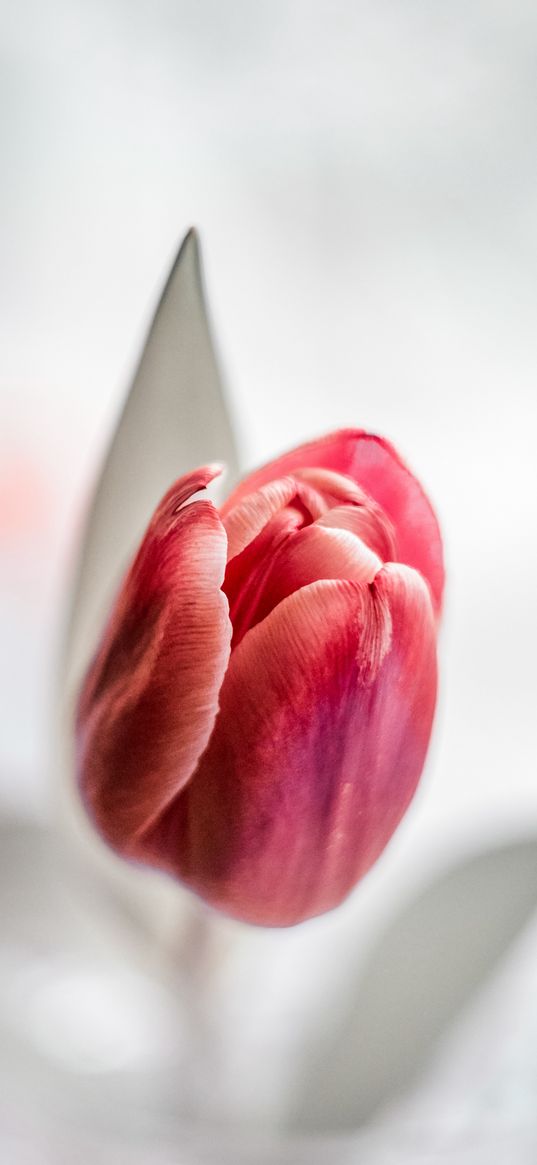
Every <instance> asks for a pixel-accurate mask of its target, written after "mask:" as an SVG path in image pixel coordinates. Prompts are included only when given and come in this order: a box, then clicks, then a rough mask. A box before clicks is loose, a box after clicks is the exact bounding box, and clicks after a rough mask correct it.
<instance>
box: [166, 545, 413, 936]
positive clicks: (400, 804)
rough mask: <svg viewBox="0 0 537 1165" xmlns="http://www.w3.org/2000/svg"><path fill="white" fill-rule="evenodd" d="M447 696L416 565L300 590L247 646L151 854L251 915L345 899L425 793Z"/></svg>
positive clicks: (238, 912)
mask: <svg viewBox="0 0 537 1165" xmlns="http://www.w3.org/2000/svg"><path fill="white" fill-rule="evenodd" d="M435 690H436V660H435V628H434V618H433V613H432V608H431V602H430V597H429V593H428V590H427V587H426V585H425V583H424V582H423V580H422V579H421V578H420V577H419V575H417V574H416V573H415V572H414V571H412V570H409V569H408V568H405V567H392V566H389V567H385V568H383V569H382V570H381V571H380V572H379V574H378V575H377V576H376V579H375V581H374V583H372V584H370V585H363V584H359V583H352V582H340V581H337V582H330V581H329V582H319V583H314V584H313V585H312V586H309V587H306V588H304V589H302V590H300V591H297V592H296V593H295V594H293V595H291V596H290V597H289V598H288V599H285V600H284V601H283V602H282V603H281V604H280V605H279V606H278V607H276V609H275V610H274V611H273V612H272V613H271V614H270V615H269V616H268V617H267V619H265V620H264V621H263V622H262V623H259V624H258V625H257V626H256V627H254V628H253V629H252V630H251V631H249V632H248V633H247V635H246V636H245V637H244V639H243V640H242V642H241V643H240V644H239V646H238V647H237V649H236V651H234V653H233V655H232V657H231V660H230V664H229V668H228V671H227V674H226V678H225V681H224V684H223V687H222V691H221V711H220V715H219V716H218V719H217V722H216V725H215V729H214V732H213V735H212V737H211V740H210V743H209V745H208V748H207V750H206V752H205V753H204V755H203V757H202V758H201V761H200V763H199V766H198V770H197V772H196V774H195V776H194V778H193V780H192V781H191V782H190V784H189V785H188V786H187V788H186V789H185V791H184V793H183V795H182V796H181V797H179V798H178V799H177V802H176V803H175V804H174V805H173V806H172V807H171V808H170V810H169V811H168V813H167V814H166V816H165V818H163V819H162V822H161V823H160V826H159V828H157V829H156V830H155V831H154V833H153V836H152V837H147V839H146V841H147V847H148V857H149V858H150V860H152V861H154V862H156V863H157V864H161V865H164V866H165V867H166V868H167V869H169V870H170V871H172V872H174V873H175V874H176V875H179V876H180V877H182V878H183V879H184V880H185V881H186V882H187V883H189V884H190V885H191V886H192V887H193V888H194V889H195V890H197V891H198V892H199V893H200V894H201V895H202V896H203V897H204V898H206V899H207V900H208V901H210V902H211V903H213V904H214V905H216V906H218V907H220V908H222V909H223V910H225V911H227V912H229V913H230V914H232V915H235V916H237V917H239V918H243V919H246V920H248V921H252V922H256V923H262V924H265V925H275V926H283V925H290V924H292V923H295V922H298V921H300V920H302V919H304V918H307V917H309V916H311V915H315V914H319V913H322V912H323V911H325V910H328V909H330V908H331V907H333V906H335V905H337V904H338V903H339V902H340V901H341V900H342V899H343V898H344V897H345V895H346V894H347V893H348V892H349V890H350V889H351V888H352V886H353V885H354V884H355V882H356V881H357V880H358V879H359V878H360V877H361V876H362V875H363V874H364V873H365V872H366V870H367V869H368V868H369V867H370V865H371V864H372V862H374V860H375V859H376V858H377V857H378V855H379V854H380V853H381V851H382V849H383V848H384V846H385V845H386V843H387V841H388V840H389V838H390V836H391V834H392V833H393V830H394V829H395V827H396V825H397V823H398V822H399V820H400V819H401V817H402V815H403V813H404V811H405V809H406V807H407V805H408V803H409V801H410V799H411V797H412V794H413V792H414V789H415V787H416V784H417V781H418V778H419V775H420V772H421V769H422V765H423V762H424V758H425V753H426V749H427V744H428V740H429V734H430V730H431V723H432V716H433V710H434V703H435Z"/></svg>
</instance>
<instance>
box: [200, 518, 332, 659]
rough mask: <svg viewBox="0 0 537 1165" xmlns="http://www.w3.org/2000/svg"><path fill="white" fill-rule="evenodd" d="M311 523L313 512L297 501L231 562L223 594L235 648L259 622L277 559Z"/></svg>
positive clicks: (228, 565) (271, 522)
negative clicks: (260, 605) (264, 592)
mask: <svg viewBox="0 0 537 1165" xmlns="http://www.w3.org/2000/svg"><path fill="white" fill-rule="evenodd" d="M311 520H312V519H311V514H310V512H309V510H307V509H306V508H305V507H304V506H303V504H302V503H301V501H300V499H299V498H297V497H295V498H294V499H293V502H292V504H290V505H287V506H284V508H283V509H281V510H280V511H279V512H278V513H276V514H274V515H273V517H272V518H271V519H270V521H269V522H267V524H266V526H264V528H263V529H262V530H261V532H260V533H259V534H258V535H257V537H256V538H254V539H253V541H252V542H250V543H249V544H248V545H247V546H246V547H245V548H244V549H243V550H242V551H241V553H240V554H237V555H236V556H235V557H234V558H232V559H231V560H230V561H229V562H228V564H227V568H226V574H225V578H224V582H223V586H222V590H223V591H224V593H225V594H226V595H227V598H228V602H229V615H230V619H231V622H232V624H233V639H232V648H234V647H236V646H237V643H239V642H240V640H241V639H242V637H243V635H244V634H245V632H246V631H247V630H248V628H249V627H250V626H252V625H253V623H257V622H258V618H257V617H256V611H257V608H258V607H259V604H260V602H261V598H262V594H263V588H264V586H265V584H266V579H267V576H268V575H269V574H270V571H271V568H272V564H273V562H274V556H275V555H277V554H278V551H279V550H280V548H281V546H282V545H283V544H284V543H285V542H286V541H287V540H288V539H289V538H290V537H292V536H293V534H295V533H296V531H297V530H299V529H300V528H301V527H302V526H303V525H304V524H305V523H308V522H311Z"/></svg>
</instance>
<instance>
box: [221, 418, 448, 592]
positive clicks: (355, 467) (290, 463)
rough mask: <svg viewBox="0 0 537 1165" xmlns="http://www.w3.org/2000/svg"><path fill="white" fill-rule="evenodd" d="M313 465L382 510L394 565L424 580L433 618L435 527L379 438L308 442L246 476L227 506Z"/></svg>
mask: <svg viewBox="0 0 537 1165" xmlns="http://www.w3.org/2000/svg"><path fill="white" fill-rule="evenodd" d="M316 466H318V467H321V468H324V469H333V470H336V472H337V473H341V474H346V475H347V476H349V477H352V478H354V480H355V481H356V482H358V484H359V485H360V486H362V488H363V489H364V490H365V491H366V493H368V494H370V496H371V497H372V498H374V499H375V501H376V502H378V503H379V505H380V506H382V508H383V510H384V511H385V513H386V514H387V515H388V517H389V518H390V520H391V521H392V523H393V526H394V528H395V533H396V538H397V548H398V558H399V561H401V562H405V563H407V564H408V565H409V566H413V567H415V568H416V570H419V571H420V572H421V574H423V576H424V578H426V579H427V581H428V583H429V585H430V588H431V593H432V596H433V602H434V606H435V610H436V611H437V613H438V612H439V610H440V607H441V601H442V591H443V585H444V566H443V555H442V541H441V537H440V530H439V527H438V522H437V520H436V517H435V514H434V512H433V509H432V507H431V504H430V502H429V500H428V498H427V496H426V494H425V493H424V491H423V489H422V487H421V485H420V484H419V482H418V481H417V480H416V478H415V477H414V476H413V474H412V473H411V472H410V470H409V469H407V467H406V465H405V464H404V462H403V461H402V460H401V458H400V457H399V455H398V453H397V452H396V451H395V449H394V447H393V445H391V444H390V443H389V441H385V440H384V438H382V437H377V436H375V434H373V433H366V432H364V431H363V429H341V430H339V431H338V432H336V433H329V434H328V436H326V437H321V438H320V439H319V440H317V441H310V442H308V444H306V445H301V446H299V447H298V448H297V449H293V450H291V452H290V453H285V454H284V455H283V456H282V457H278V458H276V459H275V460H274V461H272V462H269V464H268V465H264V466H262V468H261V469H258V470H256V471H254V473H251V474H250V475H249V476H248V477H246V478H245V479H244V481H242V482H241V484H240V485H239V487H238V489H236V490H235V491H234V493H233V494H232V495H231V497H230V498H229V499H228V502H227V506H230V505H235V504H236V502H237V501H238V500H239V499H240V498H241V497H242V496H244V494H246V493H250V492H251V491H252V490H255V489H259V487H260V486H261V485H263V484H264V482H267V481H270V480H271V479H272V478H274V477H281V476H282V475H284V474H288V473H293V472H294V471H295V470H298V469H308V468H313V467H316Z"/></svg>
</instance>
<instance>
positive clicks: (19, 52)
mask: <svg viewBox="0 0 537 1165" xmlns="http://www.w3.org/2000/svg"><path fill="white" fill-rule="evenodd" d="M0 53H1V56H0V59H1V70H0V84H1V87H2V101H1V105H0V135H1V156H2V162H3V167H2V183H1V188H0V199H1V203H2V214H1V216H0V238H1V254H2V264H1V276H0V295H1V309H0V327H1V344H0V352H1V359H0V376H1V384H2V404H3V410H2V411H3V420H2V431H1V443H2V450H1V484H0V518H1V523H2V525H1V541H0V555H1V560H2V583H1V586H2V592H1V597H0V621H1V623H0V635H1V641H2V655H1V690H0V706H1V707H2V710H3V716H2V733H1V736H0V797H1V799H2V801H3V803H4V805H6V806H9V807H11V808H12V809H15V810H16V811H17V812H23V813H30V814H31V815H34V816H35V815H36V814H37V815H38V816H41V817H42V816H44V815H45V816H46V815H47V814H48V813H49V806H50V803H51V789H50V772H49V766H48V763H47V760H46V758H47V756H48V755H49V745H50V739H49V738H50V711H51V702H52V695H53V674H54V664H55V659H56V655H57V645H58V636H59V634H60V631H61V627H62V619H63V618H64V611H65V601H66V588H67V580H68V577H69V571H70V567H71V564H72V560H73V555H74V548H75V545H76V537H77V534H78V531H79V527H80V523H81V520H82V516H83V513H84V509H85V507H86V505H87V500H88V496H89V491H90V489H91V485H92V482H93V480H94V478H95V475H96V473H97V469H98V465H99V461H100V458H101V456H102V453H103V450H104V447H105V444H106V441H107V439H108V436H109V433H110V430H111V427H112V425H113V422H114V420H115V418H116V416H117V413H118V409H119V407H120V403H121V401H122V399H123V395H124V392H125V389H126V386H127V383H128V379H129V376H130V372H131V369H132V367H133V363H134V361H135V359H136V357H137V354H138V351H139V348H140V345H141V342H142V340H143V336H144V331H145V327H146V325H147V322H148V320H149V318H150V316H151V312H152V309H153V307H154V304H155V300H156V297H157V295H158V292H159V290H160V287H161V285H162V282H163V279H164V277H165V275H166V273H167V269H168V266H169V263H170V262H171V259H172V258H173V255H174V253H175V250H176V247H177V244H178V242H179V240H180V238H181V236H182V235H183V233H184V232H185V231H186V229H187V228H188V227H189V226H190V225H191V223H195V224H196V225H197V226H198V227H199V229H200V233H201V240H202V245H203V254H204V260H205V270H206V277H207V285H208V292H209V301H210V305H211V310H212V316H213V320H214V325H215V332H216V336H217V341H218V345H219V349H220V352H221V356H222V361H223V366H224V369H225V373H226V379H227V384H228V397H229V402H230V406H231V409H232V412H233V416H234V418H235V419H236V423H237V425H238V427H239V434H240V439H241V447H242V450H243V455H244V464H245V465H246V464H248V465H249V464H253V463H254V462H256V461H259V460H262V459H266V458H268V457H270V456H272V455H273V454H274V453H276V452H277V451H279V450H281V449H283V448H285V447H288V446H290V445H292V444H293V443H297V442H299V441H302V440H304V439H305V438H307V437H309V436H314V435H316V434H318V433H320V432H322V431H323V430H326V429H329V428H335V427H337V426H339V425H343V424H350V425H357V426H364V427H366V428H372V429H374V430H377V431H379V432H380V433H383V434H385V435H386V436H388V437H389V438H390V439H391V440H393V442H394V443H395V444H396V445H397V446H398V448H399V449H400V451H401V452H402V453H403V455H404V456H405V457H406V458H407V460H408V461H409V463H410V464H411V466H412V468H413V469H414V470H415V471H416V473H417V474H418V476H419V477H420V478H421V479H422V481H423V482H424V484H425V485H426V488H427V489H428V491H429V493H430V495H431V497H432V499H433V501H434V503H435V505H436V507H437V510H438V513H439V515H440V519H441V523H442V526H443V529H444V534H445V543H446V556H447V568H448V590H447V600H446V616H445V621H444V627H443V633H442V641H441V665H442V692H441V702H440V709H439V717H438V721H437V728H436V734H435V740H434V746H433V750H432V753H431V757H430V761H429V763H428V767H427V771H426V774H425V777H424V780H423V783H422V787H421V790H420V793H419V795H418V797H417V800H416V803H415V805H414V807H413V809H412V811H411V813H410V814H409V816H408V818H407V820H406V822H405V823H404V825H403V827H402V829H401V831H400V833H399V834H398V836H397V838H396V839H395V840H394V842H393V845H392V846H391V847H390V849H389V851H388V853H387V854H386V857H385V859H383V863H382V868H380V867H379V871H378V873H377V872H375V873H374V874H373V875H372V877H371V879H370V880H368V882H367V883H366V884H365V888H364V889H363V891H362V890H359V891H358V894H359V895H360V894H363V895H364V896H365V897H364V905H363V906H362V907H361V909H362V910H363V912H364V921H363V927H362V931H363V932H365V930H366V929H367V926H366V921H365V919H366V918H369V919H371V918H373V917H374V918H375V920H376V925H378V919H379V918H380V916H381V913H382V909H384V907H383V904H384V903H385V902H388V901H389V903H390V909H392V907H393V903H394V901H395V900H396V898H397V895H400V896H401V900H402V899H403V898H404V894H405V893H409V892H410V890H411V888H412V887H417V888H419V887H420V886H421V885H425V883H426V882H427V880H428V879H429V878H430V877H431V876H433V874H435V872H436V871H437V870H438V869H439V868H440V867H441V866H442V863H443V862H444V863H447V864H449V863H451V862H454V861H456V860H457V859H459V858H460V859H462V858H463V857H464V855H466V854H471V853H473V852H475V851H477V850H479V849H480V848H483V847H486V846H487V845H489V844H491V843H510V842H512V841H513V839H517V838H522V837H526V836H528V837H529V838H530V839H531V838H532V837H537V782H536V779H535V773H536V759H537V757H536V751H537V750H536V743H535V707H536V700H535V697H536V685H535V658H536V655H537V620H536V617H535V597H534V596H535V593H536V588H537V552H536V538H535V531H536V508H537V507H536V501H537V480H536V470H535V456H534V430H535V424H536V421H537V397H536V390H535V369H536V367H537V330H536V328H535V317H536V313H537V132H536V131H537V79H536V72H535V60H536V56H537V8H536V7H535V5H533V4H531V3H529V2H528V0H510V2H507V0H499V2H495V3H491V2H489V3H484V2H483V0H465V2H464V3H463V2H462V0H455V2H453V3H451V4H450V5H445V4H441V3H439V2H438V0H434V2H432V3H425V2H424V0H422V2H417V0H406V2H402V0H391V2H389V0H370V2H367V0H359V2H358V3H351V2H350V0H347V2H346V3H340V2H337V0H331V2H330V3H328V2H326V3H325V2H320V0H293V2H292V3H289V2H288V0H271V2H270V3H269V2H268V0H258V2H257V3H248V2H247V0H242V2H239V0H227V2H226V3H219V2H218V0H195V2H190V0H189V2H187V0H151V3H149V2H142V0H129V2H128V3H127V0H106V3H105V2H104V0H91V3H90V2H89V0H85V2H81V0H65V2H62V0H50V3H48V4H46V5H43V4H42V3H37V0H24V2H22V3H19V4H17V5H15V4H4V9H3V32H2V47H1V50H0ZM186 468H188V467H187V466H185V465H182V464H178V466H177V473H180V472H182V471H183V470H185V469H186ZM530 865H531V864H530ZM531 869H533V873H532V874H531V870H530V874H531V878H532V879H533V881H532V885H534V881H535V870H534V867H531ZM528 876H530V875H528ZM522 881H523V882H524V879H522ZM524 884H525V883H524ZM524 892H525V891H524ZM349 909H350V910H352V909H356V910H358V909H359V908H358V907H357V906H356V907H353V906H352V905H351V906H350V907H349V908H345V910H349ZM387 909H388V908H387V907H386V910H387ZM345 910H344V911H343V912H342V917H343V918H344V917H345ZM368 911H369V913H368ZM330 925H333V924H330ZM337 925H341V926H343V923H341V924H340V923H338V924H337ZM368 925H369V923H368ZM318 933H320V932H318ZM327 933H328V932H327ZM330 933H332V932H330ZM262 941H263V940H262V939H259V942H262ZM293 941H294V940H293ZM342 941H343V940H342ZM289 960H291V955H289ZM528 998H529V995H528ZM533 1006H534V1005H533ZM532 1014H533V1021H532V1022H534V1023H537V1019H536V1017H535V1014H534V1012H533V1013H532ZM527 1022H528V1018H527V1014H526V1013H524V1021H523V1024H522V1026H524V1025H527ZM536 1091H537V1090H536ZM532 1096H533V1097H534V1096H535V1094H532ZM488 1159H489V1160H490V1159H491V1158H488Z"/></svg>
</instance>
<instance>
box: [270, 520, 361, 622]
mask: <svg viewBox="0 0 537 1165" xmlns="http://www.w3.org/2000/svg"><path fill="white" fill-rule="evenodd" d="M330 512H331V511H329V513H328V514H327V515H326V516H327V517H329V516H330ZM332 512H333V511H332ZM322 522H323V519H322V518H320V519H319V521H318V522H315V523H314V524H313V525H312V526H305V527H304V528H303V529H301V530H297V531H296V533H295V534H293V535H292V536H291V537H290V538H287V539H286V541H285V543H284V545H283V546H282V547H281V549H280V550H279V552H276V553H275V554H274V555H273V556H272V558H271V562H270V567H269V571H268V573H267V575H266V578H265V579H264V584H263V588H262V591H261V594H260V596H259V601H258V605H257V608H256V610H255V613H253V615H252V614H251V616H250V624H249V625H250V626H253V625H254V624H255V623H258V622H260V620H261V619H264V618H266V616H267V615H268V614H269V612H270V611H272V610H273V608H274V607H275V606H277V604H278V603H280V602H281V601H282V600H283V599H285V598H287V596H288V595H292V594H293V592H294V591H298V590H299V589H300V588H301V587H305V586H308V584H309V583H313V582H318V581H319V580H320V579H332V578H340V579H348V580H353V581H354V582H372V581H373V579H374V577H375V575H376V573H377V571H378V570H380V568H381V566H382V562H381V560H380V558H378V556H377V555H376V554H375V553H374V552H373V551H372V550H370V549H369V547H368V546H366V544H365V542H363V541H362V539H361V538H358V537H357V536H356V534H354V533H353V532H351V531H350V530H345V529H341V528H337V527H335V526H334V527H329V526H327V525H321V523H322Z"/></svg>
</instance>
